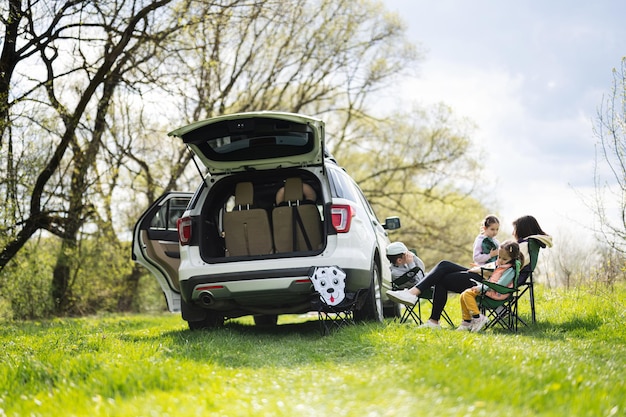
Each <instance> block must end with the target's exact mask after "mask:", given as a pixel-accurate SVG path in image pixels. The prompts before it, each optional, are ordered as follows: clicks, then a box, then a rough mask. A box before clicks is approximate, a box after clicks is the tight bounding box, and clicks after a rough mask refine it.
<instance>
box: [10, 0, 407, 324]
mask: <svg viewBox="0 0 626 417" xmlns="http://www.w3.org/2000/svg"><path fill="white" fill-rule="evenodd" d="M9 6H10V7H8V8H6V9H5V8H3V9H0V10H2V14H3V20H2V22H3V24H4V29H5V34H6V37H5V43H4V45H3V54H2V59H3V62H2V65H3V66H2V69H3V70H4V71H5V72H3V74H2V76H4V77H5V78H4V79H3V81H5V83H4V84H2V85H0V88H2V87H4V88H5V90H4V91H0V93H2V94H4V95H2V97H1V98H2V100H4V101H2V103H4V104H0V105H2V109H1V110H2V111H3V112H4V113H2V114H4V116H3V119H2V120H3V121H4V122H3V124H2V129H3V130H2V133H3V136H2V137H3V140H4V142H3V143H2V146H4V143H7V144H8V145H7V148H10V149H11V152H8V153H7V154H4V153H3V154H2V155H1V158H2V168H1V169H2V170H3V171H4V172H3V173H6V174H7V175H6V176H5V175H0V178H7V180H6V181H4V182H0V187H1V191H2V195H3V197H4V198H6V200H5V201H4V202H3V203H5V204H1V206H2V207H12V209H11V211H7V212H2V214H3V216H2V217H3V218H2V231H3V237H4V239H6V240H3V241H2V242H1V243H2V247H1V248H0V269H2V268H3V267H4V266H6V265H7V263H8V262H10V261H11V259H13V257H14V256H15V255H16V254H17V253H18V252H19V251H20V250H21V248H23V247H24V245H25V244H26V242H28V240H29V239H30V238H31V237H32V236H33V235H34V234H35V233H36V232H37V231H41V230H45V231H47V232H50V233H51V234H53V235H55V236H57V237H59V238H60V239H61V242H62V243H61V248H60V250H59V254H58V257H57V263H56V266H55V268H54V272H53V277H52V292H53V296H54V299H55V303H56V309H57V312H59V313H62V312H66V311H68V309H70V308H71V306H70V300H71V294H70V290H71V288H70V286H71V283H72V282H74V281H73V278H72V277H75V276H76V274H78V273H80V271H81V268H80V263H81V261H80V260H81V254H80V251H81V250H83V251H84V249H82V248H84V247H85V246H84V245H80V244H79V243H80V242H81V240H83V239H86V238H89V237H96V236H106V237H105V239H106V238H110V239H113V240H114V239H115V238H116V236H118V235H119V234H118V233H111V232H115V231H117V232H119V230H115V227H116V222H115V220H114V219H115V218H117V217H119V216H116V215H115V214H114V213H120V211H119V210H118V209H119V207H120V206H122V205H123V204H126V205H128V196H129V195H132V196H133V198H134V199H137V200H138V202H141V203H142V204H135V205H134V206H135V209H134V210H135V211H134V214H133V217H131V218H130V219H129V218H125V219H123V220H122V221H121V222H117V223H118V224H117V225H118V226H119V223H122V224H123V225H124V227H128V225H129V224H130V222H131V219H135V218H136V216H137V213H136V207H142V206H145V204H143V203H144V202H145V203H149V202H151V201H152V200H154V199H155V198H156V197H157V196H158V194H159V193H160V192H162V191H165V190H168V189H172V188H173V187H175V186H176V184H177V181H179V179H180V178H181V177H182V176H183V174H184V173H185V172H186V171H187V169H188V168H187V166H188V163H189V161H190V158H191V156H190V154H189V152H185V150H184V149H183V148H182V146H180V144H178V146H177V147H174V151H173V152H171V153H170V154H168V155H171V157H170V158H167V159H166V158H163V142H164V141H166V140H167V138H166V136H165V132H167V128H170V129H171V127H172V126H176V127H177V126H179V125H181V124H184V123H186V122H188V121H194V120H198V119H201V118H205V117H210V116H213V115H215V114H220V113H224V112H234V111H244V110H251V109H277V110H286V111H295V112H300V111H301V112H308V113H309V114H322V113H326V114H327V115H334V114H342V115H343V117H342V119H343V121H339V122H338V123H337V124H338V125H342V126H350V124H351V120H352V119H353V118H354V116H355V115H358V114H360V113H363V112H364V110H365V104H364V103H365V102H366V98H367V96H368V94H369V93H370V92H372V91H375V89H376V88H379V87H380V86H381V85H383V83H384V82H385V81H386V80H389V79H390V78H391V77H392V76H393V75H394V74H396V73H398V72H399V71H401V69H402V68H404V67H405V66H406V65H405V64H407V63H409V62H412V61H413V59H414V58H415V55H414V51H413V48H412V47H410V45H409V44H407V43H406V42H404V40H403V38H402V36H403V29H402V26H401V25H400V24H399V23H398V21H397V19H396V18H394V17H393V16H391V15H387V14H385V13H382V11H383V10H382V8H381V5H380V4H377V3H371V2H369V1H345V0H344V1H338V2H330V1H324V0H319V1H316V0H309V1H305V0H298V1H297V2H294V3H293V4H291V7H285V4H284V2H280V1H275V0H264V1H252V2H251V1H244V0H232V1H227V0H216V1H212V2H208V1H193V0H161V1H148V0H142V1H133V2H130V1H122V2H113V3H110V2H109V3H107V2H82V1H77V0H76V1H64V2H57V1H44V0H39V1H37V0H31V1H27V2H25V3H23V2H21V1H18V0H12V1H10V3H9ZM11 40H14V41H15V42H14V43H13V44H11ZM16 45H19V46H18V47H16ZM23 45H28V48H26V47H22V46H23ZM14 47H15V49H13V48H14ZM5 52H6V53H5ZM14 80H19V83H18V82H15V81H14ZM151 104H152V105H153V106H152V107H151V106H150V105H151ZM0 115H1V114H0ZM329 117H330V116H329ZM337 119H340V118H339V117H338V118H337ZM7 132H8V133H7ZM4 133H7V134H4ZM15 138H19V140H18V141H16V140H15ZM13 145H17V149H16V152H13V149H14V147H13ZM28 158H29V159H28ZM20 159H21V160H20ZM18 162H20V163H18ZM25 162H27V163H25ZM196 182H197V180H196ZM120 196H122V197H120ZM145 200H147V201H145ZM129 212H130V211H129ZM94 228H96V230H97V231H98V233H94V231H93V230H94ZM126 230H127V229H126ZM122 231H125V230H122ZM91 247H93V246H90V248H91ZM134 272H135V271H133V273H132V274H131V275H129V277H132V276H136V275H134ZM130 281H132V279H130Z"/></svg>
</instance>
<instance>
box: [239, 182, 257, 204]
mask: <svg viewBox="0 0 626 417" xmlns="http://www.w3.org/2000/svg"><path fill="white" fill-rule="evenodd" d="M253 198H254V191H253V188H252V183H251V182H240V183H238V184H237V186H236V187H235V206H251V205H252V202H253Z"/></svg>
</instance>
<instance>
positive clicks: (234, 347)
mask: <svg viewBox="0 0 626 417" xmlns="http://www.w3.org/2000/svg"><path fill="white" fill-rule="evenodd" d="M376 328H377V329H380V328H382V325H379V324H373V323H372V324H370V323H355V324H354V325H349V326H345V327H342V328H340V329H334V330H333V331H331V332H330V334H329V335H327V336H322V334H321V331H320V323H319V322H318V321H317V320H309V321H303V322H298V323H285V324H279V325H276V326H256V325H254V324H244V323H239V322H236V321H233V322H227V323H226V324H225V325H224V326H223V327H221V328H217V329H211V330H195V331H191V330H188V329H182V330H172V331H167V332H164V333H160V334H159V335H149V336H147V335H146V336H144V335H128V337H134V338H136V340H135V341H136V342H146V341H149V343H154V342H156V341H157V339H158V341H159V342H160V343H163V345H164V346H167V348H168V356H171V357H174V358H177V359H185V360H192V361H197V362H202V363H207V362H210V363H216V364H218V365H220V366H225V367H229V368H232V367H274V366H281V367H285V366H286V367H289V366H302V365H313V364H318V363H327V362H328V358H329V357H332V358H333V361H334V362H335V363H338V362H345V363H353V362H354V361H355V360H367V358H369V357H370V356H371V355H372V354H374V353H373V352H374V349H370V348H369V347H371V346H369V347H368V345H369V342H368V338H367V337H366V335H367V334H369V332H371V331H373V330H374V329H376Z"/></svg>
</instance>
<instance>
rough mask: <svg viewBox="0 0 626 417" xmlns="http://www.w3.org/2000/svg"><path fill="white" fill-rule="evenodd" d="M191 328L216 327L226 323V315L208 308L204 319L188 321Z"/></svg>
mask: <svg viewBox="0 0 626 417" xmlns="http://www.w3.org/2000/svg"><path fill="white" fill-rule="evenodd" d="M187 324H188V325H189V330H203V329H216V328H218V327H222V326H223V325H224V316H223V315H221V314H219V313H218V312H216V311H210V310H207V312H206V317H205V318H204V320H198V321H188V322H187Z"/></svg>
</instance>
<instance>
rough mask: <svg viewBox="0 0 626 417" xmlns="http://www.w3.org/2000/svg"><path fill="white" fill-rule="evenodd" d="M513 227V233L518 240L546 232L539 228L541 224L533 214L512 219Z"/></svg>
mask: <svg viewBox="0 0 626 417" xmlns="http://www.w3.org/2000/svg"><path fill="white" fill-rule="evenodd" d="M513 227H514V228H515V235H516V236H517V239H518V240H522V239H526V238H527V237H528V236H532V235H547V233H546V232H544V231H543V230H541V226H539V223H538V222H537V219H535V218H534V217H533V216H522V217H520V218H518V219H517V220H515V221H513Z"/></svg>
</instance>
